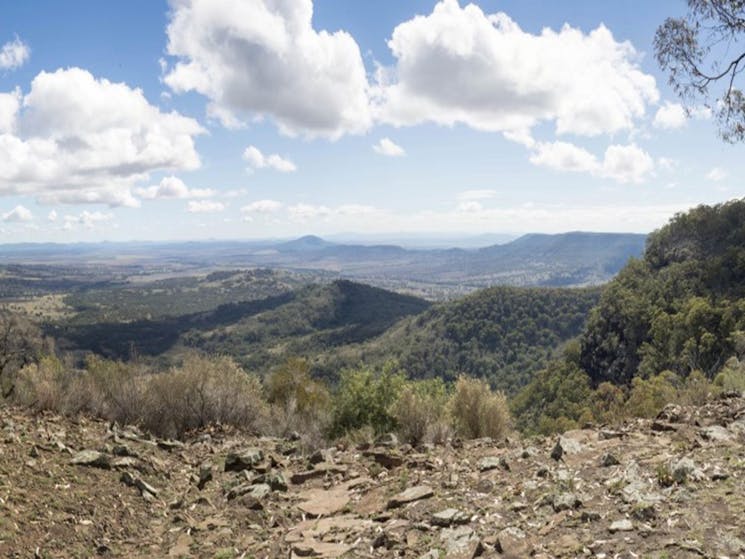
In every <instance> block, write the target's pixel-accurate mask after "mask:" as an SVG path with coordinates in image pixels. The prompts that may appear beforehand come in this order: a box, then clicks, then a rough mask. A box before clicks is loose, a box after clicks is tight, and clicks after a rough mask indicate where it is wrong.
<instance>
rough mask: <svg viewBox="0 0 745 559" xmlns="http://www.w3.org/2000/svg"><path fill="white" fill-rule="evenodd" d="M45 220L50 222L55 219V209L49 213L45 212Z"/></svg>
mask: <svg viewBox="0 0 745 559" xmlns="http://www.w3.org/2000/svg"><path fill="white" fill-rule="evenodd" d="M47 220H48V221H51V222H52V223H54V222H55V221H57V211H56V210H52V211H50V212H49V214H47Z"/></svg>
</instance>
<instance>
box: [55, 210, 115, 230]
mask: <svg viewBox="0 0 745 559" xmlns="http://www.w3.org/2000/svg"><path fill="white" fill-rule="evenodd" d="M113 219H114V214H112V213H104V212H89V211H87V210H84V211H82V212H81V213H80V214H78V215H71V214H68V215H65V216H64V217H63V218H62V220H63V221H64V225H63V228H64V229H66V230H68V231H69V230H72V229H76V228H78V227H84V228H86V229H93V228H95V227H96V225H98V224H101V223H108V222H110V221H112V220H113Z"/></svg>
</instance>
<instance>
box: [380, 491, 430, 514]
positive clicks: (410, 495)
mask: <svg viewBox="0 0 745 559" xmlns="http://www.w3.org/2000/svg"><path fill="white" fill-rule="evenodd" d="M434 494H435V492H434V491H433V490H432V488H431V487H430V486H428V485H417V486H414V487H409V488H408V489H407V490H406V491H402V492H401V493H399V494H398V495H394V496H393V497H392V498H391V499H390V500H389V501H388V505H387V507H386V508H389V509H394V508H397V507H400V506H403V505H405V504H407V503H412V502H414V501H418V500H420V499H427V498H429V497H431V496H432V495H434Z"/></svg>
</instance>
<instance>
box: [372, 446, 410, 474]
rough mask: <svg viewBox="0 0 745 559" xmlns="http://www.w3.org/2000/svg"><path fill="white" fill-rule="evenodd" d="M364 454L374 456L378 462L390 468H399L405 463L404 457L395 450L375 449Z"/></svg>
mask: <svg viewBox="0 0 745 559" xmlns="http://www.w3.org/2000/svg"><path fill="white" fill-rule="evenodd" d="M364 455H365V456H370V457H372V459H373V460H375V461H376V462H377V463H378V464H380V465H381V466H383V467H384V468H387V469H389V470H391V469H393V468H398V467H399V466H401V465H402V464H403V463H404V459H403V457H401V456H400V455H398V454H396V453H393V452H385V451H379V450H377V451H376V450H373V451H369V452H365V453H364Z"/></svg>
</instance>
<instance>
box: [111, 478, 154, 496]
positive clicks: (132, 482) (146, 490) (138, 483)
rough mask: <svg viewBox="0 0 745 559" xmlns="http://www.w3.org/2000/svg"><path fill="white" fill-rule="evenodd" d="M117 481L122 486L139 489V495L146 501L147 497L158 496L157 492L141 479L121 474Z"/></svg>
mask: <svg viewBox="0 0 745 559" xmlns="http://www.w3.org/2000/svg"><path fill="white" fill-rule="evenodd" d="M119 479H120V481H121V482H122V483H123V484H124V485H128V486H129V487H136V488H137V489H139V490H140V493H142V496H143V497H145V498H146V499H149V497H157V496H158V490H157V489H155V487H153V486H152V485H150V484H149V483H147V482H146V481H144V480H143V479H141V478H139V477H137V476H135V475H132V474H130V473H129V472H122V475H121V477H120V478H119Z"/></svg>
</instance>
